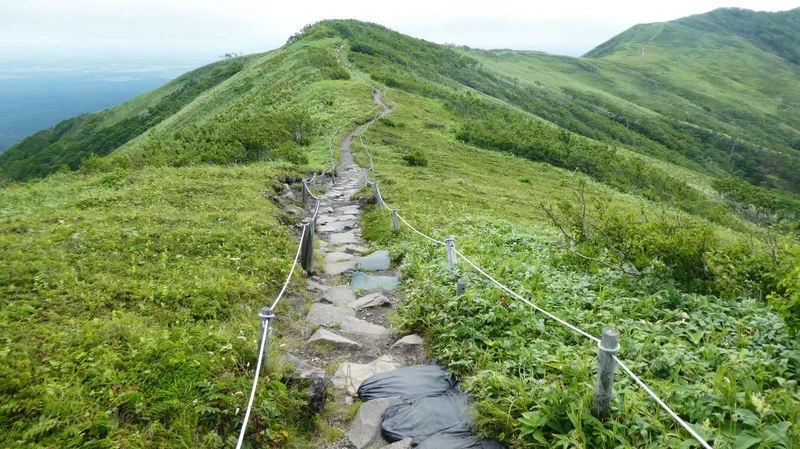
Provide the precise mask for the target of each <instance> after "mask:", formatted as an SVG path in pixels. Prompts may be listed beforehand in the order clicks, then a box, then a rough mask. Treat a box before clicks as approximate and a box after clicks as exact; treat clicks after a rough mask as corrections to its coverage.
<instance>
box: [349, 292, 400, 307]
mask: <svg viewBox="0 0 800 449" xmlns="http://www.w3.org/2000/svg"><path fill="white" fill-rule="evenodd" d="M388 304H391V301H389V298H387V297H385V296H383V295H382V294H381V293H371V294H369V295H366V296H362V297H360V298H358V299H356V300H355V301H351V302H349V303H348V304H347V306H348V307H351V308H353V309H355V310H361V309H368V308H370V307H380V306H385V305H388Z"/></svg>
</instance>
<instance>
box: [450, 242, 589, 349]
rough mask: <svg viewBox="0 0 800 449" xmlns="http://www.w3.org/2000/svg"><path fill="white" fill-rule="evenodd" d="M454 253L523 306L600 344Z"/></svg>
mask: <svg viewBox="0 0 800 449" xmlns="http://www.w3.org/2000/svg"><path fill="white" fill-rule="evenodd" d="M454 251H455V253H456V255H457V256H459V257H461V258H462V259H463V260H464V262H466V263H468V264H469V265H470V266H472V268H474V269H475V270H476V271H477V272H478V273H480V274H482V275H483V276H484V277H485V278H486V279H489V280H490V281H492V283H493V284H495V285H497V286H498V287H500V289H501V290H503V291H505V292H507V293H508V294H509V295H511V296H513V297H515V298H517V299H519V300H520V301H522V302H524V303H525V304H527V305H529V306H531V307H533V308H534V309H536V311H538V312H539V313H542V314H544V315H545V316H547V317H548V318H550V319H552V320H555V321H556V322H558V323H560V324H562V325H564V326H566V327H567V328H569V329H571V330H572V331H573V332H577V333H578V334H580V335H583V336H584V337H586V338H588V339H590V340H592V341H594V342H595V343H600V339H599V338H597V337H595V336H594V335H592V334H590V333H588V332H586V331H584V330H583V329H580V328H579V327H576V326H574V325H572V324H570V323H568V322H566V321H564V320H562V319H561V318H559V317H557V316H555V315H553V314H552V313H550V312H548V311H547V310H544V309H543V308H541V307H539V306H537V305H536V304H534V303H533V302H531V301H529V300H528V299H526V298H524V297H523V296H522V295H520V294H519V293H517V292H515V291H514V290H511V289H510V288H508V287H506V286H505V285H503V284H502V283H501V282H500V281H498V280H497V279H495V278H493V277H492V276H491V275H489V273H487V272H485V271H483V270H482V269H481V268H480V267H479V266H478V265H476V264H475V263H474V262H472V261H471V260H469V259H467V257H466V256H465V255H464V254H463V253H461V251H459V250H457V249H454Z"/></svg>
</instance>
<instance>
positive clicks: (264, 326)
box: [258, 307, 275, 358]
mask: <svg viewBox="0 0 800 449" xmlns="http://www.w3.org/2000/svg"><path fill="white" fill-rule="evenodd" d="M258 317H259V318H260V319H261V321H260V323H259V326H258V341H259V343H258V344H259V346H260V345H261V342H262V341H263V342H264V347H263V348H259V350H261V351H262V353H263V357H264V358H267V356H269V331H270V326H271V324H272V319H273V318H275V312H273V311H272V309H271V308H269V307H262V308H261V310H259V311H258ZM265 332H266V335H264V333H265Z"/></svg>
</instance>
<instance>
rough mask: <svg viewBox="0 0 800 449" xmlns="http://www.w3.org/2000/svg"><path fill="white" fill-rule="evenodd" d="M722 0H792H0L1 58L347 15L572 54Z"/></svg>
mask: <svg viewBox="0 0 800 449" xmlns="http://www.w3.org/2000/svg"><path fill="white" fill-rule="evenodd" d="M723 6H737V7H743V8H749V9H756V10H767V11H777V10H787V9H792V8H794V7H797V6H800V0H793V1H787V0H691V1H685V0H676V1H652V2H649V1H642V0H605V1H596V0H560V1H557V0H556V1H554V0H548V1H546V2H535V1H530V0H528V1H521V2H512V1H506V0H488V1H487V0H483V1H480V2H469V1H455V0H445V1H435V0H399V1H398V0H393V1H389V2H385V3H382V2H379V1H361V0H328V1H303V0H281V1H274V0H0V62H2V59H7V60H10V59H20V58H23V59H25V58H42V57H45V58H50V57H59V59H62V60H70V59H75V60H80V59H84V58H86V57H87V56H91V55H95V56H103V57H109V56H110V57H112V58H117V59H120V60H125V59H127V58H139V59H141V58H144V59H148V58H152V59H153V60H160V59H163V58H165V57H169V58H176V59H184V60H185V59H214V58H215V57H216V56H217V55H219V54H221V53H225V52H229V51H235V52H244V53H253V52H262V51H267V50H270V49H273V48H276V47H278V46H280V45H282V44H283V43H284V42H285V41H286V38H287V37H288V36H290V35H291V34H293V33H295V32H296V31H298V30H299V29H300V28H302V26H303V25H305V24H308V23H313V22H316V21H318V20H322V19H331V18H353V19H359V20H365V21H370V22H376V23H380V24H382V25H385V26H388V27H389V28H392V29H394V30H397V31H400V32H403V33H406V34H410V35H412V36H415V37H421V38H423V39H427V40H430V41H434V42H438V43H455V44H459V45H469V46H471V47H478V48H512V49H526V50H540V51H546V52H550V53H557V54H565V55H576V56H577V55H580V54H583V53H585V52H586V51H588V50H590V49H592V48H593V47H595V46H596V45H598V44H600V43H602V42H603V41H605V40H607V39H608V38H610V37H612V36H614V35H616V34H618V33H620V32H622V31H624V30H625V29H627V28H628V27H630V26H632V25H635V24H637V23H643V22H661V21H667V20H672V19H677V18H679V17H683V16H687V15H691V14H697V13H702V12H706V11H710V10H712V9H715V8H718V7H723Z"/></svg>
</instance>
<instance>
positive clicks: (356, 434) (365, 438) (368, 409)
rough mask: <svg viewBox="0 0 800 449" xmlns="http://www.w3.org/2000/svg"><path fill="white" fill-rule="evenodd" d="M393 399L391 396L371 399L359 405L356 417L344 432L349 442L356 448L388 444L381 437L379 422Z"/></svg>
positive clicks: (362, 448) (363, 448)
mask: <svg viewBox="0 0 800 449" xmlns="http://www.w3.org/2000/svg"><path fill="white" fill-rule="evenodd" d="M393 400H394V399H392V398H381V399H373V400H371V401H367V402H365V403H364V404H362V405H361V407H359V409H358V413H357V414H356V417H355V418H353V422H352V423H350V428H349V429H348V430H347V433H345V437H347V440H348V441H350V444H352V445H353V446H355V447H356V449H365V448H367V447H370V448H372V447H385V446H388V445H389V443H387V442H386V441H385V440H384V439H383V438H382V437H381V423H383V414H384V413H385V412H386V409H387V408H389V405H390V404H391V403H392V401H393Z"/></svg>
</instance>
